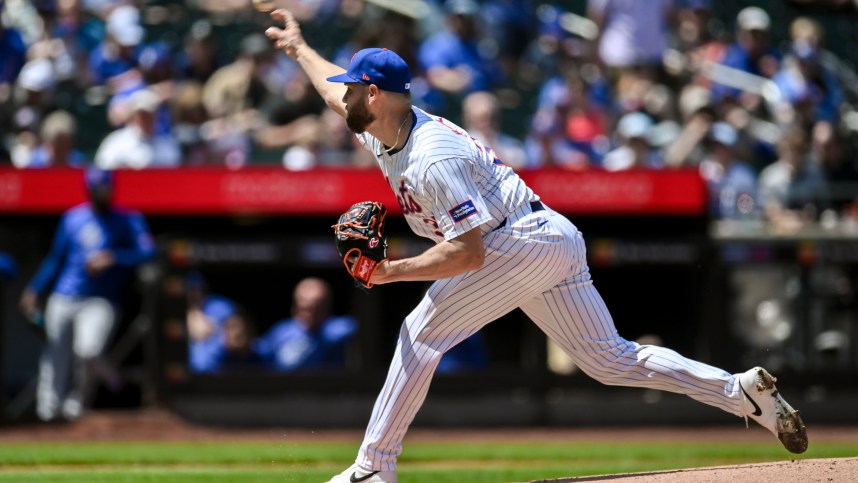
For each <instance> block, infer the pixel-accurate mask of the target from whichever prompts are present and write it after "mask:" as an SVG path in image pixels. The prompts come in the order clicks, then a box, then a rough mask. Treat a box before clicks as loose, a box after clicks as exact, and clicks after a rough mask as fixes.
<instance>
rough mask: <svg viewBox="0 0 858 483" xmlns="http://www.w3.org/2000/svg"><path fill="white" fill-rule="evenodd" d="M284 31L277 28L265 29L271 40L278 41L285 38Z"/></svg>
mask: <svg viewBox="0 0 858 483" xmlns="http://www.w3.org/2000/svg"><path fill="white" fill-rule="evenodd" d="M283 33H284V31H283V30H282V29H279V28H277V27H268V28H267V29H265V36H266V37H268V38H269V39H271V40H278V39H280V38H281V37H282V36H283Z"/></svg>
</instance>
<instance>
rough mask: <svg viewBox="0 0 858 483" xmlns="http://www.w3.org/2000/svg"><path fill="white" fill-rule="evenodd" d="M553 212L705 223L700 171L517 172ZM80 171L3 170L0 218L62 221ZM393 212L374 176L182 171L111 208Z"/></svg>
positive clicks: (131, 175) (139, 188) (336, 171)
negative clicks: (372, 205)
mask: <svg viewBox="0 0 858 483" xmlns="http://www.w3.org/2000/svg"><path fill="white" fill-rule="evenodd" d="M519 174H520V175H521V177H522V178H523V179H524V180H525V181H526V182H527V184H528V185H529V186H530V187H531V188H532V189H533V191H534V192H536V193H537V194H538V195H539V196H540V197H541V198H542V200H543V201H544V202H545V203H546V204H547V205H549V206H550V207H551V208H553V209H555V210H557V211H560V212H563V213H567V214H604V215H634V214H658V215H702V214H704V213H705V210H706V186H705V183H704V182H703V180H702V179H701V178H700V175H699V174H698V173H697V171H696V170H690V169H689V170H670V171H648V170H640V171H621V172H613V173H609V172H605V171H597V170H593V171H585V172H569V171H564V170H558V169H544V170H538V171H522V172H521V173H519ZM85 199H86V193H85V190H84V186H83V177H82V174H81V171H80V170H77V169H71V168H53V169H32V170H17V169H14V168H8V167H4V168H0V214H2V213H7V214H28V213H29V214H50V213H61V212H63V211H64V210H66V209H68V208H69V207H71V206H74V205H75V204H78V203H81V202H83V201H85ZM367 199H371V200H376V201H380V202H382V203H384V204H385V205H386V206H387V207H388V210H389V212H391V213H400V212H401V210H400V208H399V204H398V203H397V201H396V198H395V197H394V194H393V192H392V191H391V189H390V188H389V186H388V185H387V183H386V182H385V180H384V178H383V177H382V176H381V175H380V174H379V172H378V171H377V170H374V169H348V168H342V169H340V168H324V169H314V170H309V171H286V170H284V169H281V168H276V167H250V168H242V169H240V170H230V169H227V168H179V169H148V170H140V171H134V170H120V171H117V172H116V202H117V204H119V205H121V206H126V207H129V208H134V209H137V210H140V211H142V212H143V213H145V214H151V215H221V214H241V213H249V214H277V215H326V216H327V215H337V214H340V213H342V212H343V211H344V210H346V209H348V207H349V206H351V205H352V204H353V203H354V202H355V201H360V200H367Z"/></svg>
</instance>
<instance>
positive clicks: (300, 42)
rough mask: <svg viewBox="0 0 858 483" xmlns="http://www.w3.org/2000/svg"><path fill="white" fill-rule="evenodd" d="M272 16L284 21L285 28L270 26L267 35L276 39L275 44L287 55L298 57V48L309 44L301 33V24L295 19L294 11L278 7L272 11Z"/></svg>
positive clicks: (266, 31)
mask: <svg viewBox="0 0 858 483" xmlns="http://www.w3.org/2000/svg"><path fill="white" fill-rule="evenodd" d="M271 18H273V19H274V20H277V21H279V22H283V28H282V29H281V28H278V27H268V29H266V30H265V35H266V36H267V37H268V38H269V39H271V40H272V41H274V46H275V47H276V48H278V49H283V51H285V52H286V55H288V56H289V57H292V58H293V59H295V58H297V57H298V49H299V48H300V47H302V46H305V45H307V43H306V42H305V41H304V37H303V36H302V35H301V26H300V25H298V21H297V20H295V16H294V15H292V12H290V11H288V10H285V9H282V8H278V9H277V10H275V11H273V12H271Z"/></svg>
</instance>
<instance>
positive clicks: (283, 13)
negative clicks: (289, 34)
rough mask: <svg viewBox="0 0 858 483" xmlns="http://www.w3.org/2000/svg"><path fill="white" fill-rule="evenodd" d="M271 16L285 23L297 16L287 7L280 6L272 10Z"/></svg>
mask: <svg viewBox="0 0 858 483" xmlns="http://www.w3.org/2000/svg"><path fill="white" fill-rule="evenodd" d="M271 18H273V19H274V20H279V21H281V22H283V23H286V22H288V21H289V20H293V21H294V20H295V17H294V16H292V12H290V11H289V10H286V9H285V8H278V9H277V10H274V11H273V12H271Z"/></svg>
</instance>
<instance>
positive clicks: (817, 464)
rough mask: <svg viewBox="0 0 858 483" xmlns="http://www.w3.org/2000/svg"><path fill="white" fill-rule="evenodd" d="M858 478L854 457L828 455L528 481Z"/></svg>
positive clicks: (737, 482) (738, 482)
mask: <svg viewBox="0 0 858 483" xmlns="http://www.w3.org/2000/svg"><path fill="white" fill-rule="evenodd" d="M856 478H858V458H829V459H810V460H791V461H777V462H772V463H754V464H749V465H732V466H714V467H711V468H687V469H684V470H666V471H651V472H646V473H625V474H616V475H600V476H580V477H577V478H562V479H559V480H540V481H539V482H532V483H548V482H551V483H578V482H582V481H612V482H616V483H643V482H645V483H653V482H667V481H669V482H671V483H675V482H688V483H699V482H723V481H729V482H730V483H759V482H761V481H782V482H787V481H796V482H797V481H801V482H803V483H804V482H825V483H829V482H835V483H836V482H844V483H846V482H854V481H856Z"/></svg>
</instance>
